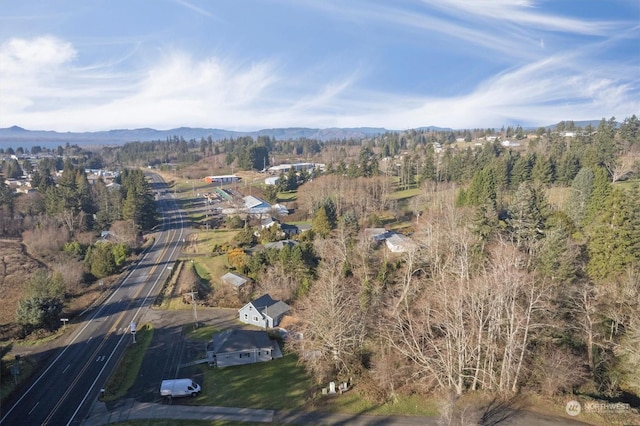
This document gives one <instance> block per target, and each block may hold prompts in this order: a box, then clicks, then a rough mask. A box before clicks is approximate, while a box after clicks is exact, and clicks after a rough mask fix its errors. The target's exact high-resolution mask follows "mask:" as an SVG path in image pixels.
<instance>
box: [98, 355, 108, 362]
mask: <svg viewBox="0 0 640 426" xmlns="http://www.w3.org/2000/svg"><path fill="white" fill-rule="evenodd" d="M105 358H106V356H104V355H102V356H99V357H97V358H96V362H102V361H104V359H105Z"/></svg>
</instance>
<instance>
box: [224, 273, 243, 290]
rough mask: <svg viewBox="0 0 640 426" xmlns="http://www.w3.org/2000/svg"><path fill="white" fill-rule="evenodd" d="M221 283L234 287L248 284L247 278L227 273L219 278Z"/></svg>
mask: <svg viewBox="0 0 640 426" xmlns="http://www.w3.org/2000/svg"><path fill="white" fill-rule="evenodd" d="M221 279H222V281H224V282H225V283H227V284H231V285H232V286H234V287H240V286H241V285H243V284H245V283H247V282H249V278H247V277H245V276H244V275H241V274H236V273H235V272H227V273H226V274H224V275H223V276H222V277H221Z"/></svg>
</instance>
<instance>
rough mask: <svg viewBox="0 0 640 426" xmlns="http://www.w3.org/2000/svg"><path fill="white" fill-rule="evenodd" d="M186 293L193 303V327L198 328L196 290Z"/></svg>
mask: <svg viewBox="0 0 640 426" xmlns="http://www.w3.org/2000/svg"><path fill="white" fill-rule="evenodd" d="M187 294H190V295H191V303H192V304H193V327H194V328H198V308H197V306H198V304H197V303H196V294H198V292H197V291H192V292H190V293H187Z"/></svg>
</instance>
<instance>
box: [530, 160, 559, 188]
mask: <svg viewBox="0 0 640 426" xmlns="http://www.w3.org/2000/svg"><path fill="white" fill-rule="evenodd" d="M553 172H554V171H553V164H552V163H551V160H550V159H549V158H547V157H546V156H543V155H538V156H536V162H535V164H534V166H533V168H532V170H531V177H532V178H533V181H534V182H535V183H537V184H539V185H550V184H552V183H553V181H554V176H553V175H554V173H553Z"/></svg>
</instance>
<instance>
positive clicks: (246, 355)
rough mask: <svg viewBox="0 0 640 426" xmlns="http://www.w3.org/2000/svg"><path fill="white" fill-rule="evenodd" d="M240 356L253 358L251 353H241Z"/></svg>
mask: <svg viewBox="0 0 640 426" xmlns="http://www.w3.org/2000/svg"><path fill="white" fill-rule="evenodd" d="M239 356H240V358H251V354H239Z"/></svg>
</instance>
